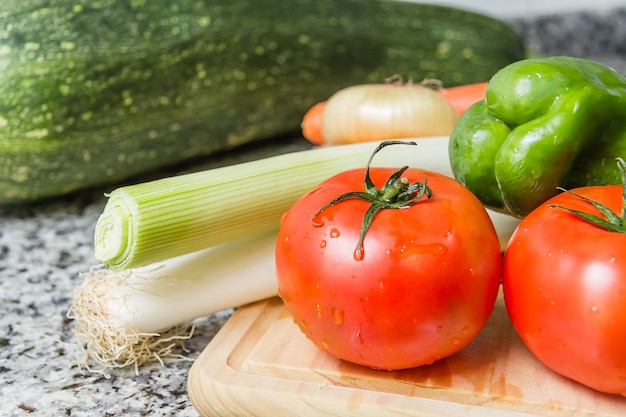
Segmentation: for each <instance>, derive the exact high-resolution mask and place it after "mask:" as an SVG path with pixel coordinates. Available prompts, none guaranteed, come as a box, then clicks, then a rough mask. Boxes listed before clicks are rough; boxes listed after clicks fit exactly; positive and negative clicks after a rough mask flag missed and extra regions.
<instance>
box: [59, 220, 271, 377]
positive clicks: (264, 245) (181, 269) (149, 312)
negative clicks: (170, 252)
mask: <svg viewBox="0 0 626 417" xmlns="http://www.w3.org/2000/svg"><path fill="white" fill-rule="evenodd" d="M275 240H276V232H275V231H272V232H268V233H263V234H257V235H251V236H247V237H245V238H242V239H239V240H236V241H232V242H229V243H226V244H223V245H218V246H215V247H212V248H209V249H205V250H201V251H198V252H194V253H191V254H186V255H182V256H179V257H176V258H172V259H168V260H166V261H164V262H159V263H155V264H152V265H149V266H144V267H141V268H135V269H130V270H126V271H121V272H114V271H111V270H110V269H107V268H102V267H100V268H96V269H93V270H91V271H89V272H85V273H84V274H82V278H83V281H82V282H81V283H80V284H79V285H78V286H77V287H76V289H75V290H74V294H73V301H72V305H71V307H70V310H69V312H68V316H69V317H70V318H72V319H73V321H74V334H75V336H76V341H77V343H78V345H79V347H80V348H81V350H82V352H83V353H84V357H83V358H82V360H81V361H80V364H81V366H85V367H87V368H88V369H90V370H92V371H99V372H105V373H106V372H108V370H109V369H111V368H118V367H125V366H135V367H137V366H139V365H141V364H142V363H144V362H148V361H154V360H164V359H171V358H179V354H178V353H177V352H179V351H180V349H176V348H177V347H180V344H181V343H182V342H184V340H185V339H187V338H189V337H190V336H191V334H192V332H193V327H192V326H191V325H190V323H191V321H192V320H194V319H196V318H199V317H203V316H206V315H208V314H211V313H215V312H218V311H221V310H224V309H227V308H231V307H237V306H240V305H243V304H246V303H249V302H253V301H258V300H262V299H264V298H268V297H271V296H275V295H276V293H277V289H276V277H275V274H274V258H273V253H274V243H275ZM94 363H95V366H96V367H94Z"/></svg>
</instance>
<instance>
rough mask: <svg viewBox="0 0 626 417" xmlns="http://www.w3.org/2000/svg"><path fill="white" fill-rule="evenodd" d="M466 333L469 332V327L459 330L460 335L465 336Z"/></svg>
mask: <svg viewBox="0 0 626 417" xmlns="http://www.w3.org/2000/svg"><path fill="white" fill-rule="evenodd" d="M468 332H469V327H468V326H465V327H463V328H462V329H461V333H462V334H467V333H468Z"/></svg>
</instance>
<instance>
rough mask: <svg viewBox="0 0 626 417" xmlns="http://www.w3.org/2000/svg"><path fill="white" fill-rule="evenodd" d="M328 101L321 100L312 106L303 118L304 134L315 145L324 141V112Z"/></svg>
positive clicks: (301, 125)
mask: <svg viewBox="0 0 626 417" xmlns="http://www.w3.org/2000/svg"><path fill="white" fill-rule="evenodd" d="M326 103H327V101H326V100H324V101H320V102H319V103H317V104H315V105H314V106H313V107H311V108H310V109H309V110H307V112H306V113H305V114H304V117H303V118H302V123H301V124H300V127H302V136H304V138H305V139H306V140H308V141H309V142H311V143H312V144H314V145H322V144H323V143H324V135H322V114H324V109H325V108H326Z"/></svg>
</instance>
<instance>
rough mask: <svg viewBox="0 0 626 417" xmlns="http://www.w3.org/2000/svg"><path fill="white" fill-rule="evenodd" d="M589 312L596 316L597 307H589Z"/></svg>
mask: <svg viewBox="0 0 626 417" xmlns="http://www.w3.org/2000/svg"><path fill="white" fill-rule="evenodd" d="M591 312H592V313H593V314H597V313H598V306H593V307H591Z"/></svg>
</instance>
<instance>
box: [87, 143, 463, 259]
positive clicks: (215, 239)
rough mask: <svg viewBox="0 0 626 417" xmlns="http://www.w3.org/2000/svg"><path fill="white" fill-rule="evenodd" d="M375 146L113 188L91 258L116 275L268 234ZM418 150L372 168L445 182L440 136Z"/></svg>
mask: <svg viewBox="0 0 626 417" xmlns="http://www.w3.org/2000/svg"><path fill="white" fill-rule="evenodd" d="M378 144H379V142H367V143H360V144H351V145H342V146H333V147H321V148H315V149H310V150H305V151H300V152H292V153H288V154H283V155H279V156H274V157H270V158H264V159H260V160H256V161H251V162H246V163H241V164H235V165H230V166H225V167H220V168H215V169H210V170H206V171H200V172H195V173H191V174H185V175H179V176H174V177H169V178H163V179H158V180H154V181H151V182H146V183H141V184H135V185H129V186H124V187H120V188H117V189H115V190H114V191H113V192H111V193H110V194H109V200H108V201H107V204H106V206H105V208H104V211H103V212H102V214H101V215H100V217H99V219H98V221H97V223H96V229H95V236H94V249H95V256H96V259H98V261H100V262H102V263H103V264H104V265H106V266H107V267H108V268H110V269H113V270H124V269H129V268H134V267H138V266H142V265H148V264H151V263H154V262H158V261H162V260H165V259H168V258H172V257H175V256H179V255H183V254H186V253H190V252H194V251H197V250H201V249H205V248H208V247H211V246H214V245H217V244H220V243H224V242H228V241H230V240H234V239H238V238H242V237H244V236H246V235H250V234H254V233H262V232H265V231H269V230H276V229H277V228H278V227H279V222H280V217H281V215H282V214H283V213H284V212H286V211H287V210H288V209H289V208H290V207H291V205H292V204H293V203H294V202H295V201H296V200H297V199H298V198H299V197H300V196H302V195H303V194H304V193H306V192H308V191H309V190H311V189H313V187H315V186H316V185H317V184H319V183H320V182H322V181H323V180H325V179H327V178H328V177H330V176H332V175H333V174H337V173H339V172H342V171H344V170H347V169H351V168H360V167H364V166H365V164H366V163H367V160H368V159H369V157H370V155H371V154H372V152H373V150H374V149H375V148H376V146H378ZM418 144H419V146H389V147H387V148H386V149H385V150H384V151H382V152H380V154H379V155H377V160H376V162H375V165H378V166H381V165H384V166H387V165H390V166H392V167H396V166H401V165H405V164H407V165H410V166H414V167H419V168H425V169H431V170H434V171H439V172H442V173H447V174H449V175H452V173H451V170H450V164H449V162H448V151H447V147H448V139H447V138H446V137H433V138H424V139H418ZM407 148H408V149H407Z"/></svg>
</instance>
